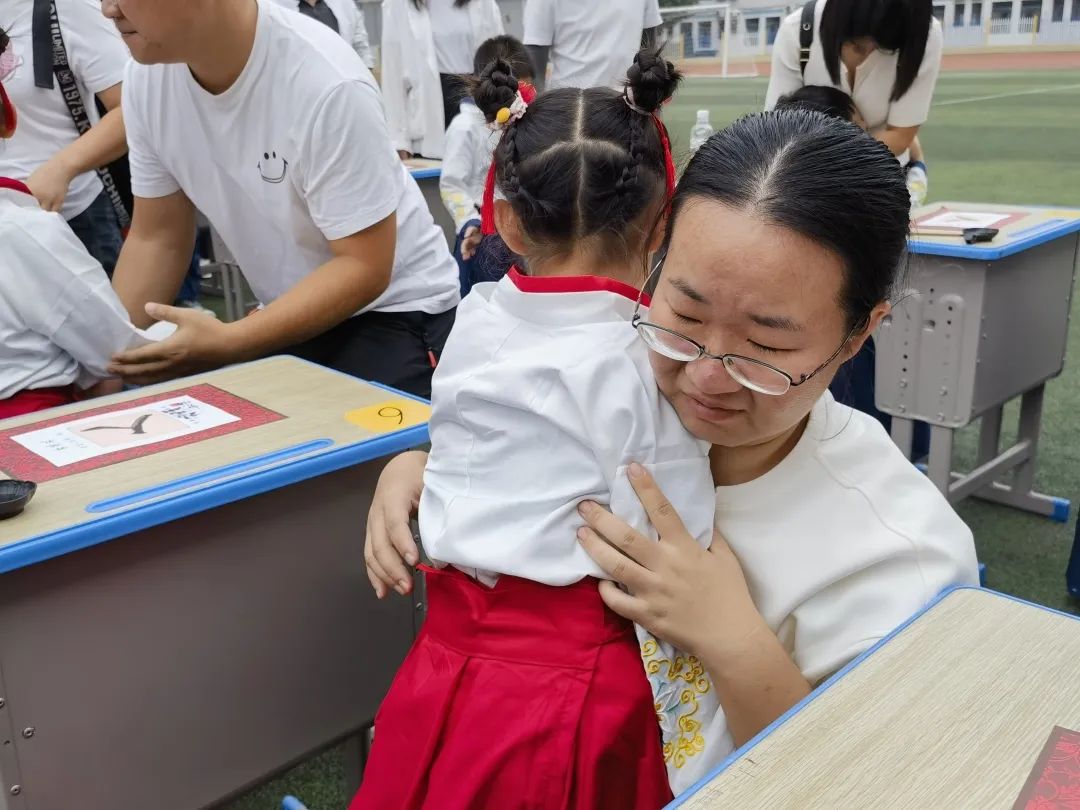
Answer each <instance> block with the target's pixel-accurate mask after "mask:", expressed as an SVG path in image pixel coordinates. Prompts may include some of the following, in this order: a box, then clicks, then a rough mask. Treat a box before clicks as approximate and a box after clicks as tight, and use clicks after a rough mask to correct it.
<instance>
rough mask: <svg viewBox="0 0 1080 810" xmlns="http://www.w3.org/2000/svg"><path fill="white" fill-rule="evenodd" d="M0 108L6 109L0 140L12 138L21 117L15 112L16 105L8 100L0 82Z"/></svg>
mask: <svg viewBox="0 0 1080 810" xmlns="http://www.w3.org/2000/svg"><path fill="white" fill-rule="evenodd" d="M0 106H2V107H3V108H4V117H3V118H2V119H0V138H10V137H11V136H12V135H14V134H15V128H16V127H17V126H18V125H19V115H18V113H16V112H15V105H14V104H12V103H11V99H10V98H8V94H7V90H5V89H4V83H3V82H0Z"/></svg>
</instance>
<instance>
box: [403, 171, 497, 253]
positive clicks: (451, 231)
mask: <svg viewBox="0 0 1080 810" xmlns="http://www.w3.org/2000/svg"><path fill="white" fill-rule="evenodd" d="M405 165H406V166H408V167H409V173H410V174H411V175H412V176H413V180H415V181H416V184H417V185H418V186H420V190H421V191H422V192H424V201H425V202H426V203H427V205H428V208H429V209H431V215H432V216H433V217H434V218H435V224H436V225H438V226H439V227H440V228H442V229H443V233H445V234H446V241H447V242H448V243H449V244H450V249H451V250H453V249H454V243H455V242H456V241H457V229H456V228H455V227H454V219H453V217H451V216H450V212H449V211H447V210H446V206H445V205H443V202H442V196H441V195H440V194H439V178H440V177H442V161H441V160H428V159H427V158H410V159H409V160H406V161H405ZM478 216H479V215H478Z"/></svg>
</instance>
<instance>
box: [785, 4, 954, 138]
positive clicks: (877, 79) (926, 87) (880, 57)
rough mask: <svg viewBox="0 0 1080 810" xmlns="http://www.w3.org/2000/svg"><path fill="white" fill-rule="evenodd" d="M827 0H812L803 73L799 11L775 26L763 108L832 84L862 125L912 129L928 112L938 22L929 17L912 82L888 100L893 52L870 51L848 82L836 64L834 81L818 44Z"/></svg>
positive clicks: (893, 68) (938, 66)
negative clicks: (923, 48) (814, 1)
mask: <svg viewBox="0 0 1080 810" xmlns="http://www.w3.org/2000/svg"><path fill="white" fill-rule="evenodd" d="M826 2H828V0H818V4H817V7H816V9H815V13H814V25H815V31H814V42H813V44H812V45H811V46H810V61H809V62H807V64H806V75H805V76H803V75H802V74H801V73H800V72H799V25H800V23H801V21H802V9H801V8H800V9H799V10H798V11H795V12H793V13H792V14H790V15H788V17H787V18H786V19H785V20H784V21H783V23H781V24H780V31H779V32H778V33H777V35H776V42H775V43H774V45H773V57H772V73H771V74H770V77H769V90H768V93H767V94H766V97H765V109H766V110H771V109H772V108H773V107H775V106H776V102H777V101H779V100H780V98H781V97H782V96H786V95H787V94H788V93H791V92H794V91H795V90H798V89H799V88H800V87H803V86H807V85H824V86H826V87H835V88H837V89H838V90H842V91H844V92H845V93H847V94H848V95H849V96H851V97H852V99H853V100H854V102H855V106H856V107H857V108H858V110H859V112H860V113H862V116H863V118H865V119H866V124H867V128H868V129H870V130H874V129H879V128H881V127H884V126H890V127H917V126H921V125H923V124H924V123H926V119H927V118H928V117H929V115H930V103H931V102H932V101H933V98H934V86H935V85H936V84H937V77H938V72H939V71H940V70H941V49H942V35H941V23H940V22H938V20H937V19H936V18H935V19H933V20H931V25H930V35H929V37H928V39H927V41H926V53H925V55H924V56H923V61H922V66H921V67H920V68H919V73H918V76H917V77H916V78H915V82H914V83H913V84H912V85H911V87H910V88H908V91H907V92H906V93H904V95H903V96H901V97H900V98H899V99H898V100H896V101H890V100H889V99H890V98H891V97H892V90H893V84H895V82H896V63H897V55H896V54H889V53H884V52H882V51H874V52H873V53H871V54H870V56H868V57H867V59H866V61H865V62H863V63H862V64H861V65H859V67H858V68H857V69H856V70H855V84H854V85H852V84H851V82H850V77H849V75H848V71H847V68H846V67H844V65H843V63H842V62H841V63H840V81H839V83H835V82H833V80H832V77H831V76H830V75H829V69H828V68H827V67H826V66H825V51H824V49H823V48H822V45H821V15H822V13H823V12H824V10H825V4H826Z"/></svg>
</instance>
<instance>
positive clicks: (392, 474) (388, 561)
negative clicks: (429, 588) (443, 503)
mask: <svg viewBox="0 0 1080 810" xmlns="http://www.w3.org/2000/svg"><path fill="white" fill-rule="evenodd" d="M427 457H428V454H427V453H426V452H424V451H422V450H413V451H411V452H408V453H402V454H401V455H399V456H395V457H394V458H393V459H391V460H390V463H389V464H387V465H386V467H385V468H384V469H383V471H382V474H381V475H380V476H379V483H378V484H377V485H376V486H375V495H374V497H373V498H372V501H371V509H370V510H369V511H368V519H367V529H366V533H365V538H364V563H365V565H366V566H367V574H368V579H369V580H371V587H373V588H374V589H375V594H376V596H378V597H379V599H382V598H383V597H384V596H386V595H387V593H389V592H390V590H391V589H393V590H395V591H397V592H398V593H399V594H402V595H405V594H407V593H409V592H410V591H411V590H412V574H410V573H409V570H408V569H407V568H406V567H405V566H406V564H408V565H416V563H417V562H419V560H420V550H419V549H418V548H417V547H416V541H415V540H414V539H413V533H412V526H411V525H410V521H411V520H412V518H413V516H414V515H416V510H417V509H418V508H419V506H420V495H421V493H422V492H423V491H424V467H425V466H426V465H427Z"/></svg>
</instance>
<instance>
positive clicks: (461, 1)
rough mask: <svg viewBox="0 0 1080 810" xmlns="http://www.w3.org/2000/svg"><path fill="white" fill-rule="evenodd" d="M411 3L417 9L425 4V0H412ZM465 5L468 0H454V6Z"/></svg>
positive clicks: (467, 3) (462, 6)
mask: <svg viewBox="0 0 1080 810" xmlns="http://www.w3.org/2000/svg"><path fill="white" fill-rule="evenodd" d="M412 4H413V6H415V7H416V10H417V11H419V10H420V9H422V8H425V7H426V6H427V0H412ZM467 5H469V0H454V8H465V6H467Z"/></svg>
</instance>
